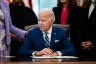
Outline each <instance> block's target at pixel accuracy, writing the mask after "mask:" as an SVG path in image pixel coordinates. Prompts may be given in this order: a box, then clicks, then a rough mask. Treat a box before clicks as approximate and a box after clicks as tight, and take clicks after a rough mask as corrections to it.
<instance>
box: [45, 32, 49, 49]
mask: <svg viewBox="0 0 96 64" xmlns="http://www.w3.org/2000/svg"><path fill="white" fill-rule="evenodd" d="M44 40H45V45H46V47H48V48H49V47H50V43H49V37H48V33H47V32H45V38H44Z"/></svg>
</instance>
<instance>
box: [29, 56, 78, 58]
mask: <svg viewBox="0 0 96 64" xmlns="http://www.w3.org/2000/svg"><path fill="white" fill-rule="evenodd" d="M30 57H32V58H78V57H75V56H30Z"/></svg>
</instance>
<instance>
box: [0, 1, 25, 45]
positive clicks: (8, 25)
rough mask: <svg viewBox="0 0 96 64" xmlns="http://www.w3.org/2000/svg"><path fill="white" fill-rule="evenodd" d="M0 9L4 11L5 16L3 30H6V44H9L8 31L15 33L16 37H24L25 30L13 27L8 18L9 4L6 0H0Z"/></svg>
mask: <svg viewBox="0 0 96 64" xmlns="http://www.w3.org/2000/svg"><path fill="white" fill-rule="evenodd" d="M0 9H1V10H2V11H3V13H4V17H5V22H4V23H5V31H6V43H7V45H10V41H11V39H10V32H11V33H13V34H15V35H16V36H18V37H22V38H24V35H25V31H22V30H20V29H18V28H16V27H14V26H13V25H12V23H11V18H10V11H9V5H8V3H7V1H6V0H0Z"/></svg>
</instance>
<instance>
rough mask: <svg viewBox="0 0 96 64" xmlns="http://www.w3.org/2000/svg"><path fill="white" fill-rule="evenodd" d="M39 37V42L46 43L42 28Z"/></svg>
mask: <svg viewBox="0 0 96 64" xmlns="http://www.w3.org/2000/svg"><path fill="white" fill-rule="evenodd" d="M39 30H40V29H39ZM37 38H38V39H39V42H41V43H42V44H44V38H43V33H42V31H41V30H40V31H39V32H38V36H37Z"/></svg>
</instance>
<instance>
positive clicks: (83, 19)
mask: <svg viewBox="0 0 96 64" xmlns="http://www.w3.org/2000/svg"><path fill="white" fill-rule="evenodd" d="M89 7H90V4H89V6H87V7H86V8H85V9H83V10H82V14H81V16H80V21H79V28H80V29H79V42H80V43H81V42H82V41H91V42H92V44H93V45H94V48H93V51H94V52H92V51H91V53H92V54H95V55H96V4H95V8H94V9H93V11H92V13H91V15H90V17H89V18H88V14H89Z"/></svg>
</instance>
